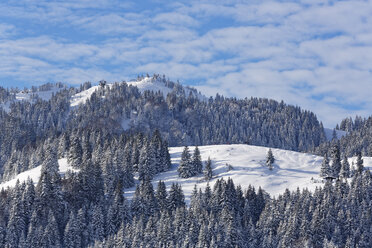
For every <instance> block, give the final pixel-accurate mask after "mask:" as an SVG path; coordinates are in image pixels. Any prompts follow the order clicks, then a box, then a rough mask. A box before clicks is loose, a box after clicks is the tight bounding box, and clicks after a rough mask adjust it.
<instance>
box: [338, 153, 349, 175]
mask: <svg viewBox="0 0 372 248" xmlns="http://www.w3.org/2000/svg"><path fill="white" fill-rule="evenodd" d="M340 176H341V177H343V178H349V177H350V164H349V161H348V159H347V157H346V155H345V156H344V159H343V160H342V164H341V172H340Z"/></svg>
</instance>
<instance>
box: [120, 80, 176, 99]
mask: <svg viewBox="0 0 372 248" xmlns="http://www.w3.org/2000/svg"><path fill="white" fill-rule="evenodd" d="M127 84H128V85H130V86H135V87H137V88H138V89H139V90H140V91H141V92H144V91H146V90H149V91H154V92H158V91H160V92H162V93H163V95H164V96H167V95H168V93H170V92H172V89H171V88H168V87H167V86H165V84H164V83H163V82H161V81H159V80H156V79H154V78H152V77H145V78H144V79H142V80H139V81H130V82H127Z"/></svg>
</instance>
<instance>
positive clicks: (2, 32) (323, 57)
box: [0, 0, 372, 127]
mask: <svg viewBox="0 0 372 248" xmlns="http://www.w3.org/2000/svg"><path fill="white" fill-rule="evenodd" d="M0 13H1V14H0V85H1V86H5V87H15V86H17V87H25V86H26V87H29V86H31V85H38V84H42V83H46V82H59V81H61V82H65V83H68V84H70V85H77V84H80V83H83V82H86V81H91V82H97V81H99V80H101V79H105V80H107V81H110V82H114V81H122V80H128V79H131V78H134V77H136V75H138V74H145V73H149V74H153V73H159V74H165V75H167V76H168V77H169V78H170V79H172V80H179V81H180V82H181V83H184V84H189V85H193V86H195V87H197V88H198V89H199V90H200V91H202V92H203V93H204V94H206V95H215V93H217V92H219V93H221V94H223V95H226V96H235V97H239V98H243V97H250V96H257V97H268V98H273V99H276V100H284V101H285V102H287V103H290V104H294V105H299V106H301V107H303V108H305V109H309V110H312V111H314V112H315V113H316V114H317V115H318V117H319V119H320V120H322V121H323V122H324V124H325V126H330V127H332V126H334V125H335V124H336V123H337V122H339V121H340V120H341V119H342V118H344V117H347V116H355V115H357V114H358V115H361V116H369V115H370V114H371V112H372V97H371V94H372V2H371V1H358V0H353V1H323V0H321V1H318V0H303V1H254V0H252V1H228V0H227V1H193V0H191V1H178V2H177V1H162V0H158V1H133V2H131V1H115V0H113V1H108V0H96V1H88V0H80V1H79V0H76V1H70V0H66V1H36V0H23V1H22V0H20V1H1V3H0Z"/></svg>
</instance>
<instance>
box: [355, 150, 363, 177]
mask: <svg viewBox="0 0 372 248" xmlns="http://www.w3.org/2000/svg"><path fill="white" fill-rule="evenodd" d="M356 169H357V172H358V173H359V174H360V173H362V172H363V170H364V165H363V159H362V153H361V152H358V154H357V160H356Z"/></svg>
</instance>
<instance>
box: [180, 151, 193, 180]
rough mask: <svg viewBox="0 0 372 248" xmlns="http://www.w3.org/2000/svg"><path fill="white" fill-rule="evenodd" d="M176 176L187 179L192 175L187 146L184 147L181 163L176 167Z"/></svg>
mask: <svg viewBox="0 0 372 248" xmlns="http://www.w3.org/2000/svg"><path fill="white" fill-rule="evenodd" d="M178 175H179V177H182V178H189V177H192V176H193V175H194V170H193V163H192V160H191V155H190V151H189V148H188V146H185V148H184V149H183V152H182V155H181V162H180V165H179V166H178Z"/></svg>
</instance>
